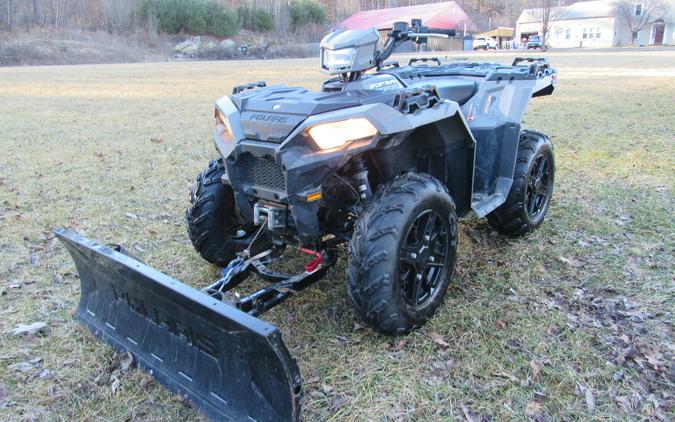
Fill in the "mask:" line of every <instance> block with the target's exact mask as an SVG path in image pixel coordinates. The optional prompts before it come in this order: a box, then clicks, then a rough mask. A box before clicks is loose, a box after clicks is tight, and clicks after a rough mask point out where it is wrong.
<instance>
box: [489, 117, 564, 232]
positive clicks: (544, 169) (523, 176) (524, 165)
mask: <svg viewBox="0 0 675 422" xmlns="http://www.w3.org/2000/svg"><path fill="white" fill-rule="evenodd" d="M554 180H555V159H554V155H553V145H552V144H551V141H550V140H549V138H548V137H547V136H546V135H544V134H543V133H539V132H534V131H526V130H524V131H522V132H521V133H520V143H519V145H518V157H517V160H516V168H515V171H514V174H513V184H512V185H511V191H510V192H509V196H508V197H507V198H506V202H504V203H503V204H502V205H501V206H499V207H498V208H497V209H495V210H494V211H492V212H491V213H490V214H488V215H487V220H488V223H489V224H490V226H491V227H492V228H494V229H495V230H497V231H498V232H500V233H502V234H505V235H509V236H520V235H524V234H526V233H529V232H531V231H533V230H534V229H536V228H538V227H539V226H541V224H542V223H543V222H544V218H545V217H546V213H547V212H548V207H549V205H550V203H551V198H552V196H553V183H554Z"/></svg>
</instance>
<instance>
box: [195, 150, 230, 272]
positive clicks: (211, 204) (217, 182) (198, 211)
mask: <svg viewBox="0 0 675 422" xmlns="http://www.w3.org/2000/svg"><path fill="white" fill-rule="evenodd" d="M223 174H225V165H224V164H223V161H222V159H218V160H213V161H211V162H210V163H209V166H208V167H207V168H206V169H204V170H203V171H202V172H201V173H199V175H198V176H197V180H196V182H195V184H194V185H193V187H192V191H191V192H190V206H188V209H187V211H186V212H185V217H186V219H187V228H188V235H189V236H190V240H191V241H192V246H194V248H195V250H196V251H197V252H199V255H201V256H202V258H204V259H205V260H207V261H208V262H210V263H212V264H216V265H218V266H225V265H227V264H228V263H229V262H230V261H231V260H232V259H234V257H235V255H236V254H237V252H239V251H241V250H242V249H243V246H241V245H238V244H236V243H235V242H233V238H234V237H236V236H237V232H238V231H239V230H241V229H242V228H243V227H242V226H241V225H240V224H238V223H237V221H236V219H235V217H234V216H235V211H236V204H235V201H234V191H233V190H232V188H231V187H230V186H229V185H225V184H223V182H222V181H221V177H222V176H223Z"/></svg>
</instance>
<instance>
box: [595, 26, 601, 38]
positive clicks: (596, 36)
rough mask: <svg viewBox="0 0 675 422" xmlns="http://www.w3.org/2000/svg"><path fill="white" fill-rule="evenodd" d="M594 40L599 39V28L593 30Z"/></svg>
mask: <svg viewBox="0 0 675 422" xmlns="http://www.w3.org/2000/svg"><path fill="white" fill-rule="evenodd" d="M595 38H600V28H595Z"/></svg>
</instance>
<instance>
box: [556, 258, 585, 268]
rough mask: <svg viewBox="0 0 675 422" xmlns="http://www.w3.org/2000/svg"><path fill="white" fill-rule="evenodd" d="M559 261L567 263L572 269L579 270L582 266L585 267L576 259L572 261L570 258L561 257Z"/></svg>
mask: <svg viewBox="0 0 675 422" xmlns="http://www.w3.org/2000/svg"><path fill="white" fill-rule="evenodd" d="M558 259H559V260H560V262H562V263H565V264H567V265H569V266H570V267H572V268H579V267H581V266H583V265H584V263H583V262H581V261H578V260H576V259H574V258H572V259H570V258H565V257H564V256H561V257H559V258H558Z"/></svg>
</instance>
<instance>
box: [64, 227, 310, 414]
mask: <svg viewBox="0 0 675 422" xmlns="http://www.w3.org/2000/svg"><path fill="white" fill-rule="evenodd" d="M55 233H56V235H57V236H58V238H59V239H60V240H61V242H63V244H64V245H65V246H66V248H67V249H68V252H70V255H71V256H72V257H73V260H74V261H75V265H76V266H77V271H78V273H79V275H80V283H81V298H80V303H79V305H78V307H77V317H78V319H79V320H80V321H81V322H82V323H84V324H85V325H86V326H87V327H88V328H89V329H90V330H91V331H92V332H93V333H94V334H95V335H96V336H97V337H99V338H100V339H101V340H104V341H105V342H106V343H108V344H109V345H111V346H112V347H113V348H114V349H116V350H119V351H129V352H131V354H132V355H133V356H134V359H135V360H136V362H137V363H138V365H139V366H140V367H141V368H143V369H145V370H146V371H148V372H149V373H150V374H151V375H152V376H153V377H154V378H155V379H157V380H158V381H159V382H160V383H161V384H162V385H164V386H165V387H166V388H167V389H169V390H170V391H172V392H174V393H178V394H180V395H182V396H183V397H186V398H187V399H189V400H190V401H191V402H192V403H193V404H194V405H195V406H196V407H197V408H199V409H200V410H201V411H202V412H203V413H204V414H206V415H207V416H209V417H210V418H211V419H213V420H218V421H220V420H225V421H258V422H262V421H286V420H298V419H299V417H300V401H301V398H302V394H303V392H302V380H301V378H300V373H299V370H298V366H297V363H296V362H295V359H293V358H292V357H291V355H290V353H289V352H288V349H287V348H286V345H285V344H284V342H283V340H282V339H281V333H280V332H279V330H278V329H277V328H276V327H274V326H273V325H271V324H268V323H267V322H265V321H262V320H260V319H257V318H255V317H253V316H251V315H248V314H246V313H244V312H241V311H239V310H237V309H235V308H233V307H231V306H229V305H226V304H225V303H223V302H220V301H217V300H215V299H213V298H212V297H210V296H208V295H207V294H205V293H202V292H201V291H199V290H196V289H194V288H192V287H190V286H188V285H186V284H184V283H181V282H180V281H178V280H176V279H174V278H171V277H169V276H167V275H166V274H163V273H161V272H159V271H157V270H155V269H153V268H151V267H149V266H147V265H145V264H143V263H142V262H140V261H138V260H136V259H134V258H132V257H130V256H127V255H124V254H122V253H119V252H116V251H114V250H113V249H111V248H110V247H107V246H104V245H100V244H98V243H96V242H94V241H91V240H89V239H87V238H85V237H82V236H80V235H78V234H77V233H75V232H73V231H70V230H67V229H59V230H56V231H55Z"/></svg>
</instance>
